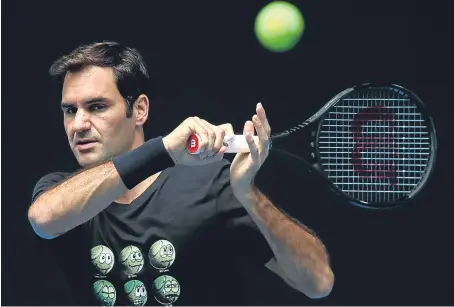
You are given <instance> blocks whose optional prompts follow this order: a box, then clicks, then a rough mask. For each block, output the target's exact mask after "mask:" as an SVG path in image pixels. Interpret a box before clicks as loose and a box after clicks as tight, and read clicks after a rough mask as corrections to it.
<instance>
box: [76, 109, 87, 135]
mask: <svg viewBox="0 0 454 307" xmlns="http://www.w3.org/2000/svg"><path fill="white" fill-rule="evenodd" d="M90 127H91V124H90V114H89V113H88V112H85V111H84V110H81V109H79V110H77V113H76V116H75V118H74V132H81V131H86V130H90Z"/></svg>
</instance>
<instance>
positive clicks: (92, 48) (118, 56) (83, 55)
mask: <svg viewBox="0 0 454 307" xmlns="http://www.w3.org/2000/svg"><path fill="white" fill-rule="evenodd" d="M87 66H99V67H111V68H112V69H113V71H114V74H115V78H116V81H117V87H118V90H119V92H120V94H121V95H122V96H123V97H124V99H125V102H126V110H127V111H126V116H127V117H131V115H132V108H133V104H134V102H135V101H136V99H137V98H138V97H139V95H141V94H145V95H148V87H149V75H148V71H147V68H146V64H145V62H144V60H143V58H142V56H141V54H140V53H139V51H137V50H136V49H134V48H130V47H127V46H124V45H122V44H120V43H117V42H113V41H103V42H95V43H91V44H87V45H81V46H79V47H77V48H76V49H74V50H73V51H72V52H71V53H69V54H67V55H64V56H62V57H60V58H59V59H58V60H56V61H55V62H54V63H53V64H52V65H51V67H50V69H49V74H50V75H51V77H53V78H55V79H56V81H57V84H58V86H59V89H60V90H61V89H62V87H63V81H64V79H65V76H66V73H67V72H75V71H80V70H82V69H83V68H85V67H87Z"/></svg>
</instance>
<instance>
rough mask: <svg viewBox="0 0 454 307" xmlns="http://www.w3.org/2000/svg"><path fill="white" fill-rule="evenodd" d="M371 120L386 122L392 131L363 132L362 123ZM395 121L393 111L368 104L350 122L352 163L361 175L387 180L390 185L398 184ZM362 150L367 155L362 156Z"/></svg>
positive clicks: (364, 123)
mask: <svg viewBox="0 0 454 307" xmlns="http://www.w3.org/2000/svg"><path fill="white" fill-rule="evenodd" d="M370 122H382V123H386V124H387V125H388V126H389V129H390V130H391V131H386V132H385V131H380V132H375V133H370V134H365V133H364V129H363V128H364V125H366V124H368V123H370ZM394 124H395V120H394V113H393V112H392V111H390V110H389V109H387V108H384V107H381V106H372V107H368V108H365V109H363V110H361V111H360V112H358V113H356V115H355V117H354V119H353V122H352V132H353V140H354V148H353V151H352V154H351V163H352V165H353V169H354V170H355V171H356V172H357V173H358V174H359V175H360V177H362V178H369V179H376V180H389V183H390V184H391V185H395V184H396V183H397V172H396V166H395V163H394V160H395V159H396V153H395V138H394V134H393V132H394V131H393V130H394ZM377 126H378V125H377ZM372 128H374V125H373V124H372ZM375 128H376V127H375ZM363 153H366V154H367V158H363Z"/></svg>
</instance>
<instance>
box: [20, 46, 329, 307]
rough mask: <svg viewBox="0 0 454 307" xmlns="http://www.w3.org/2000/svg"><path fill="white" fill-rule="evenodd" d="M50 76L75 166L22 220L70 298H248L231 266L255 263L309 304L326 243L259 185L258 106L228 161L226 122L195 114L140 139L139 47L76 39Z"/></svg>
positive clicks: (322, 292) (321, 288) (193, 301)
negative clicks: (194, 149) (192, 144)
mask: <svg viewBox="0 0 454 307" xmlns="http://www.w3.org/2000/svg"><path fill="white" fill-rule="evenodd" d="M50 75H51V76H52V77H54V78H55V79H56V80H57V81H58V82H59V85H60V88H59V90H61V100H62V101H61V108H62V110H63V118H64V127H65V131H66V135H67V137H68V141H69V145H70V147H71V150H72V151H73V153H74V155H75V157H76V159H77V161H78V163H79V164H80V166H81V169H80V171H78V172H76V173H64V172H55V173H50V174H47V175H45V176H43V177H42V178H41V179H40V180H39V181H38V182H37V184H36V186H35V188H34V191H33V196H32V204H31V206H30V208H29V211H28V218H29V220H30V223H31V225H32V227H33V229H34V231H35V233H36V234H37V235H38V236H39V237H41V238H43V239H47V240H50V241H46V242H47V243H46V244H50V243H49V242H52V244H55V245H51V246H55V247H56V248H55V250H56V251H57V252H58V254H59V255H60V257H58V259H59V263H60V264H61V265H62V266H63V268H65V273H66V275H65V276H66V278H67V279H68V282H69V284H70V285H71V289H72V291H73V292H74V297H75V300H76V301H75V302H74V304H78V305H104V306H107V305H109V306H112V305H136V306H142V305H176V304H177V305H240V304H246V303H247V302H246V301H244V299H245V297H246V296H245V294H246V292H247V287H246V285H243V284H242V280H243V278H242V277H241V270H240V268H241V267H243V268H244V267H245V266H246V267H247V268H248V269H249V270H251V271H252V270H254V269H258V268H260V267H261V266H263V265H265V266H266V267H267V268H269V269H270V270H271V271H273V272H274V273H275V274H277V275H278V276H280V277H281V278H282V280H283V281H284V282H286V283H287V284H288V285H289V286H291V287H293V288H294V289H296V290H298V291H300V292H302V293H304V294H305V295H307V296H308V297H310V298H321V297H325V296H326V295H328V294H329V293H330V291H331V289H332V287H333V281H334V275H333V273H332V271H331V268H330V265H329V260H328V254H327V252H326V250H325V247H324V245H323V244H322V243H321V242H320V240H319V239H318V238H317V237H316V236H315V235H314V234H313V233H312V232H311V231H310V230H309V229H308V228H307V227H305V226H304V225H302V224H301V223H299V222H297V221H295V220H294V219H292V218H289V217H288V216H287V215H286V214H283V213H281V210H279V209H277V208H276V206H275V205H273V204H272V202H271V201H270V200H269V199H267V197H266V196H265V195H263V194H262V193H261V192H260V191H259V190H258V189H257V188H256V187H255V186H254V177H255V175H256V174H257V172H258V170H259V168H260V167H261V165H262V164H263V163H264V161H265V160H266V157H267V155H268V150H269V148H268V145H269V135H270V131H271V128H270V125H269V123H268V120H267V117H266V115H265V110H264V108H263V106H262V105H260V104H258V105H257V108H256V110H255V111H256V112H255V114H254V115H253V117H252V120H251V121H247V122H246V123H245V125H244V131H243V133H244V134H245V135H246V138H247V140H248V144H249V146H250V153H240V154H237V155H236V157H235V159H234V160H233V162H232V163H230V162H228V161H226V160H224V159H223V155H224V153H225V150H226V147H225V146H224V145H223V138H224V136H225V135H226V134H232V133H233V129H232V126H231V125H230V124H224V125H219V126H216V125H212V124H210V123H209V122H207V121H205V120H203V119H200V118H198V117H190V118H187V119H186V120H184V121H183V122H182V123H181V124H180V125H179V126H178V127H177V128H176V129H175V130H173V131H172V132H171V133H169V134H168V135H166V136H164V137H157V138H153V139H150V140H148V141H145V140H144V132H143V125H144V124H145V122H146V121H147V118H148V114H149V113H148V112H149V104H150V102H149V98H148V96H147V95H148V92H147V90H146V88H147V84H148V82H149V76H148V72H147V69H146V65H145V63H144V61H143V59H142V57H141V55H140V54H139V52H138V51H137V50H136V49H133V48H129V47H127V46H123V45H122V44H119V43H116V42H97V43H92V44H88V45H83V46H80V47H78V48H77V49H75V50H74V51H72V52H71V53H70V54H68V55H65V56H63V57H61V58H60V59H58V60H57V61H56V62H54V63H53V65H52V66H51V68H50ZM254 129H255V131H256V133H257V135H258V137H259V142H258V143H256V142H254V140H253V139H252V137H251V136H252V135H253V134H254ZM193 134H197V135H198V136H199V137H200V146H201V150H202V152H201V153H200V154H199V155H191V154H189V153H188V151H187V149H186V146H187V140H188V138H189V137H190V136H191V135H193Z"/></svg>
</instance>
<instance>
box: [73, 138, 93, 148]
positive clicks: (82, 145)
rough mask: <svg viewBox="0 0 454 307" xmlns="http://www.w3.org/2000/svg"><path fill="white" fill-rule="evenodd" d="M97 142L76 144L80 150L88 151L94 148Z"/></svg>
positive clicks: (84, 141) (87, 141)
mask: <svg viewBox="0 0 454 307" xmlns="http://www.w3.org/2000/svg"><path fill="white" fill-rule="evenodd" d="M96 143H97V142H96V141H95V140H88V139H87V140H78V141H77V142H76V147H77V149H79V150H87V149H90V148H92V147H93V146H94V145H95V144H96Z"/></svg>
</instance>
